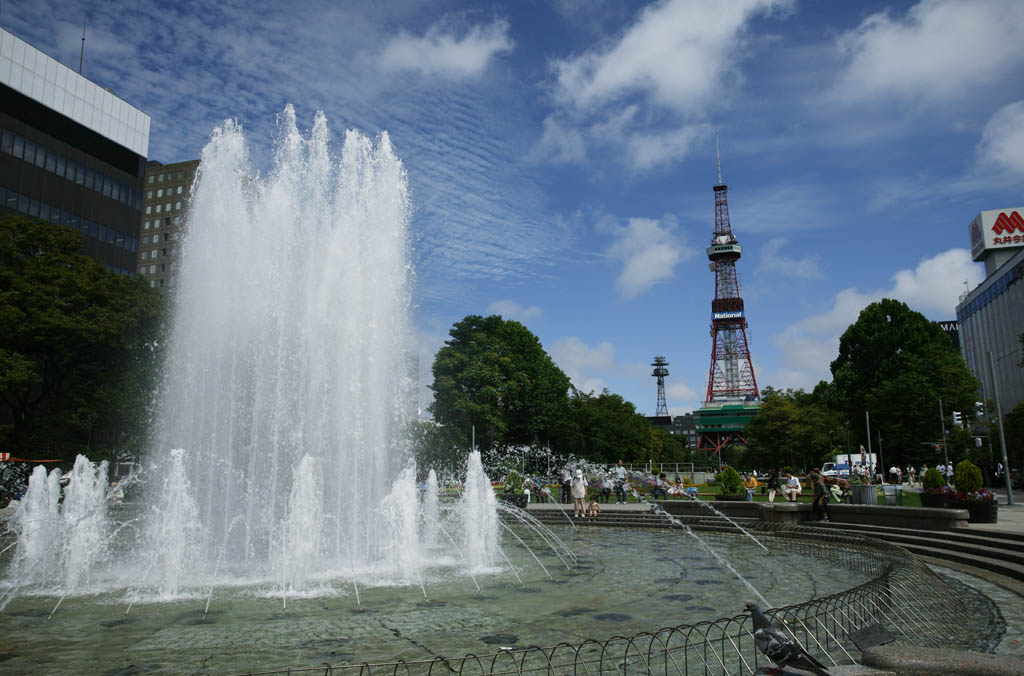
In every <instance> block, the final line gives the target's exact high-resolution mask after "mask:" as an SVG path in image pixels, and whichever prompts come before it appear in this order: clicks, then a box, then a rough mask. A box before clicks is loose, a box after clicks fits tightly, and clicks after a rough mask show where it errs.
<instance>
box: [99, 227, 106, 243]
mask: <svg viewBox="0 0 1024 676" xmlns="http://www.w3.org/2000/svg"><path fill="white" fill-rule="evenodd" d="M98 238H99V240H100V241H101V242H106V241H107V227H106V226H105V225H101V226H99V233H98Z"/></svg>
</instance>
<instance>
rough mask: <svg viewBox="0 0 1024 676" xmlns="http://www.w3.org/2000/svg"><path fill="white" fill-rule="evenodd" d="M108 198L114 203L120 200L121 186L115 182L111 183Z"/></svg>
mask: <svg viewBox="0 0 1024 676" xmlns="http://www.w3.org/2000/svg"><path fill="white" fill-rule="evenodd" d="M108 180H109V179H108ZM110 197H111V199H113V200H115V201H120V200H121V184H120V183H118V182H117V181H111V186H110Z"/></svg>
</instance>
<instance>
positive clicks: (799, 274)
mask: <svg viewBox="0 0 1024 676" xmlns="http://www.w3.org/2000/svg"><path fill="white" fill-rule="evenodd" d="M785 243H786V240H785V239H783V238H780V237H777V238H775V239H770V240H768V241H767V242H765V243H764V246H762V247H761V262H760V263H759V264H758V266H757V271H758V272H766V273H772V274H779V275H788V276H790V277H796V278H798V279H821V278H822V277H824V276H825V275H824V274H823V273H822V271H821V266H820V265H819V264H818V259H817V257H808V258H789V257H788V256H782V255H779V250H780V249H781V248H782V246H783V245H784V244H785Z"/></svg>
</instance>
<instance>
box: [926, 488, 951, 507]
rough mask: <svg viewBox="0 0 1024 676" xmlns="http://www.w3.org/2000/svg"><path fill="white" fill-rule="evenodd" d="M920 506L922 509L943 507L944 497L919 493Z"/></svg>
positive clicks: (944, 504) (938, 494) (940, 494)
mask: <svg viewBox="0 0 1024 676" xmlns="http://www.w3.org/2000/svg"><path fill="white" fill-rule="evenodd" d="M921 506H922V507H945V506H946V496H945V495H943V494H942V493H925V492H924V491H922V492H921Z"/></svg>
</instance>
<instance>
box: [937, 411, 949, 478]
mask: <svg viewBox="0 0 1024 676" xmlns="http://www.w3.org/2000/svg"><path fill="white" fill-rule="evenodd" d="M939 429H940V430H941V431H942V455H943V457H945V459H946V467H949V448H948V447H947V445H946V416H945V415H944V414H943V413H942V400H941V399H939Z"/></svg>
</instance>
